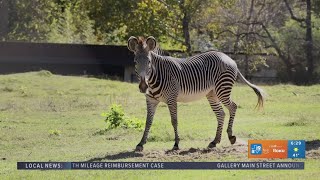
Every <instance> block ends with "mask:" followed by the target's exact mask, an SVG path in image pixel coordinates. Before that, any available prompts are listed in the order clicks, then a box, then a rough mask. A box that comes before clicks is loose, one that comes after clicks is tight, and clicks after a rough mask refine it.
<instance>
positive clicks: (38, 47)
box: [0, 42, 133, 77]
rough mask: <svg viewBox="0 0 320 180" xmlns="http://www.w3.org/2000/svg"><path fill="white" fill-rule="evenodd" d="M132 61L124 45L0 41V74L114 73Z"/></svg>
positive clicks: (118, 73)
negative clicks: (39, 71)
mask: <svg viewBox="0 0 320 180" xmlns="http://www.w3.org/2000/svg"><path fill="white" fill-rule="evenodd" d="M132 65H133V54H132V53H131V52H129V51H128V50H127V47H125V46H106V45H77V44H48V43H15V42H0V74H9V73H19V72H28V71H38V70H41V69H45V70H49V71H51V72H53V73H55V74H63V75H83V74H88V75H102V74H108V75H112V76H113V75H116V76H120V77H123V74H124V67H126V66H132Z"/></svg>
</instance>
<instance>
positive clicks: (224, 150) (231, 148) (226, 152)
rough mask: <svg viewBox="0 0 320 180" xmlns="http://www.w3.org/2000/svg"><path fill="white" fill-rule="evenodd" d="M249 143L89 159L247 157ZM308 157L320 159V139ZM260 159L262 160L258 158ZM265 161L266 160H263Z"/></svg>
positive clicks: (312, 143)
mask: <svg viewBox="0 0 320 180" xmlns="http://www.w3.org/2000/svg"><path fill="white" fill-rule="evenodd" d="M247 153H248V145H247V142H246V141H244V140H241V139H238V141H237V142H236V143H235V144H234V145H227V146H221V147H216V148H213V149H208V148H203V149H200V148H190V149H181V150H178V151H173V150H167V151H165V150H161V151H159V150H157V151H155V150H144V151H143V152H135V151H125V152H120V153H117V154H108V155H106V156H104V157H103V156H102V157H95V158H92V159H89V160H88V161H108V160H120V161H121V160H125V159H128V158H134V159H135V160H138V161H197V159H199V160H204V159H205V160H210V159H215V160H219V159H225V158H226V157H230V158H232V159H247ZM306 158H307V159H320V140H313V141H307V142H306ZM258 161H260V160H258ZM263 161H265V160H263Z"/></svg>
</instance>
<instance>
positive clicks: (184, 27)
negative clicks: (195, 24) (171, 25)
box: [180, 0, 191, 55]
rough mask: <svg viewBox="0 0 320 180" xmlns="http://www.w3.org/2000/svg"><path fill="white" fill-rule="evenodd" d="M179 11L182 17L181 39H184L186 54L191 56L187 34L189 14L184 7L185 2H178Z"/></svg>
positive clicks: (188, 35) (188, 33)
mask: <svg viewBox="0 0 320 180" xmlns="http://www.w3.org/2000/svg"><path fill="white" fill-rule="evenodd" d="M180 9H181V11H182V14H183V17H182V31H183V37H184V43H185V46H186V47H187V53H188V54H189V55H190V54H191V42H190V32H189V23H190V14H189V11H188V10H187V7H186V6H185V1H184V0H181V1H180Z"/></svg>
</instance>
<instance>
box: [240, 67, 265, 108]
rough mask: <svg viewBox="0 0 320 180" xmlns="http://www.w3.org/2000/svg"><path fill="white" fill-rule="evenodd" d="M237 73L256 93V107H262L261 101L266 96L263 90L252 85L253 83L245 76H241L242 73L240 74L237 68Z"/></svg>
mask: <svg viewBox="0 0 320 180" xmlns="http://www.w3.org/2000/svg"><path fill="white" fill-rule="evenodd" d="M238 75H239V77H240V79H241V80H242V81H243V82H245V83H246V84H247V85H248V86H250V87H251V88H252V89H253V90H254V92H255V93H256V94H257V96H258V103H257V105H256V108H257V107H258V109H261V108H263V102H264V99H265V96H266V94H265V92H264V91H263V90H262V89H261V88H259V87H258V86H256V85H254V84H252V83H250V82H249V81H248V80H246V78H244V77H243V75H242V74H241V72H240V71H239V70H238Z"/></svg>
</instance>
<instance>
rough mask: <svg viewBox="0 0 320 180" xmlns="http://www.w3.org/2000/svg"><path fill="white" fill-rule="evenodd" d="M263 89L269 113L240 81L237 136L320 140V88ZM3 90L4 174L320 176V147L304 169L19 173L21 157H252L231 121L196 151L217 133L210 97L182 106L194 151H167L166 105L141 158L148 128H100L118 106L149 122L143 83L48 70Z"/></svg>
mask: <svg viewBox="0 0 320 180" xmlns="http://www.w3.org/2000/svg"><path fill="white" fill-rule="evenodd" d="M261 87H262V88H263V89H264V90H265V91H266V92H267V93H268V99H267V101H266V103H265V109H264V110H263V111H262V112H261V111H255V110H254V106H255V104H256V102H257V97H256V95H255V94H254V92H253V91H252V89H251V88H249V87H248V86H245V85H241V84H239V83H237V85H236V86H235V87H234V89H233V93H232V98H233V100H234V101H235V102H236V103H237V104H238V106H239V108H238V111H237V115H236V119H235V123H234V133H235V135H236V136H237V137H238V138H239V139H241V140H244V141H246V140H247V139H304V140H308V141H311V140H316V139H320V125H319V123H320V118H319V116H320V85H314V86H308V87H306V86H294V85H274V86H261ZM0 94H1V95H0V179H79V178H80V179H88V178H97V179H113V178H116V179H127V178H128V177H130V179H141V178H142V177H143V178H144V179H150V178H159V179H173V178H175V179H176V178H178V179H200V178H202V179H221V178H242V179H244V178H259V179H271V178H279V177H283V178H286V179H291V178H299V177H300V178H306V179H316V178H317V177H318V176H316V175H318V173H319V167H320V159H319V155H320V153H319V152H318V151H319V149H316V150H313V153H315V154H316V155H318V156H316V155H314V156H312V155H310V156H309V155H307V159H306V160H305V162H306V167H305V170H302V171H286V170H281V171H222V170H219V171H208V170H205V171H200V170H195V171H174V170H167V171H17V170H16V162H17V161H87V160H101V161H249V160H248V159H247V153H246V152H241V151H232V146H231V145H230V144H229V142H228V138H227V135H226V126H227V121H225V128H224V131H223V138H222V142H221V144H220V145H219V146H218V147H217V151H215V152H210V153H201V151H196V152H195V153H193V152H189V151H188V150H189V149H190V148H195V149H197V148H199V149H200V150H201V149H203V148H205V147H207V145H208V144H209V142H210V141H211V140H212V139H213V138H214V135H215V130H216V124H217V123H216V119H215V116H214V114H213V112H212V111H211V108H210V107H209V104H208V102H207V101H206V99H205V98H203V99H202V100H200V101H196V102H192V103H188V104H179V108H178V119H179V131H180V137H181V139H182V140H181V142H180V146H181V148H182V150H181V151H183V152H186V154H184V155H183V154H174V153H173V154H170V153H169V154H166V153H165V151H166V150H168V149H171V148H172V146H173V144H174V142H173V139H174V134H173V128H172V126H171V121H170V117H169V112H168V109H167V106H166V105H165V104H163V103H162V104H160V105H159V107H158V109H157V112H156V115H155V120H154V124H153V126H152V128H151V132H150V135H149V142H148V143H147V144H146V145H145V146H144V149H145V151H144V152H143V153H142V154H140V155H137V154H134V153H131V151H132V150H133V149H134V148H135V146H136V144H137V143H138V142H139V141H140V138H141V135H142V132H139V131H136V130H132V129H129V130H124V129H115V130H111V131H108V132H107V133H99V132H101V130H102V129H104V128H105V122H104V118H103V117H102V116H101V113H103V112H106V111H108V109H109V107H110V105H111V104H112V103H117V104H121V105H122V106H123V108H124V111H125V113H126V115H128V116H130V117H136V118H139V119H143V120H144V119H145V114H146V107H145V97H144V96H143V94H141V93H139V90H138V86H137V84H130V83H123V82H117V81H110V80H102V79H95V78H86V77H69V76H57V75H52V74H51V73H48V72H43V71H41V72H32V73H22V74H14V75H1V76H0ZM226 112H227V111H226ZM236 147H237V146H236ZM240 148H242V149H246V147H244V146H243V147H240ZM318 148H319V147H318ZM225 150H230V152H226V151H225ZM310 154H312V153H310ZM287 161H291V160H287ZM302 161H303V160H302Z"/></svg>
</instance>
